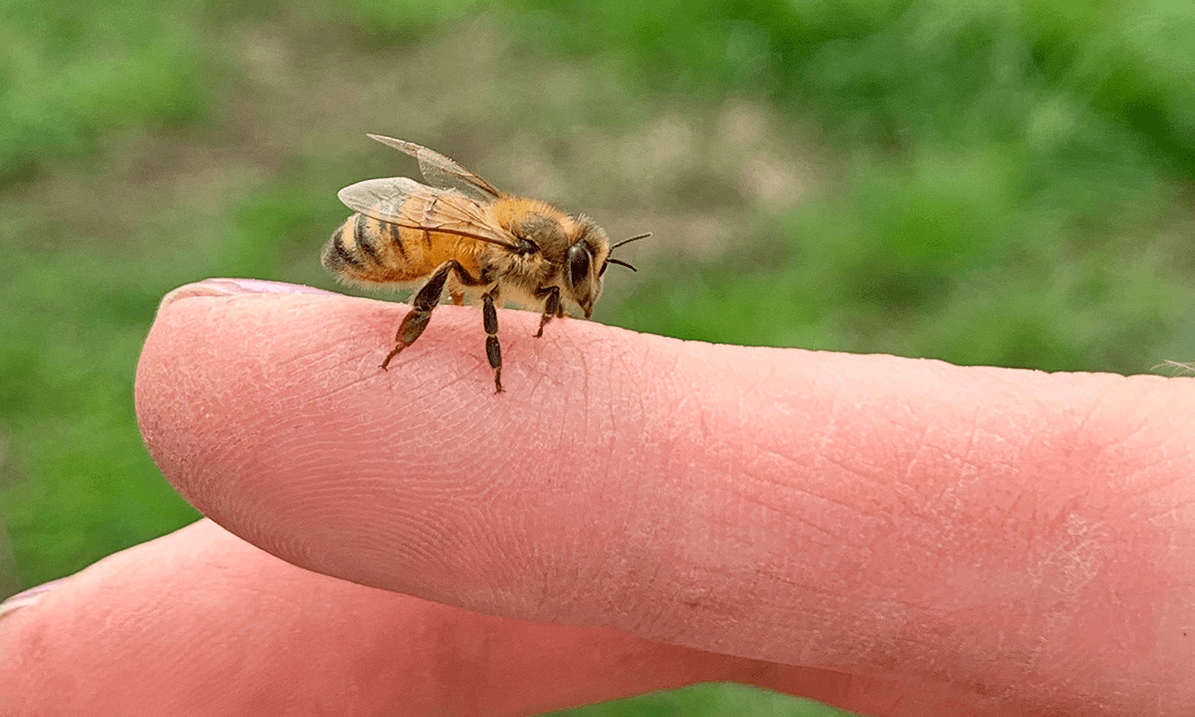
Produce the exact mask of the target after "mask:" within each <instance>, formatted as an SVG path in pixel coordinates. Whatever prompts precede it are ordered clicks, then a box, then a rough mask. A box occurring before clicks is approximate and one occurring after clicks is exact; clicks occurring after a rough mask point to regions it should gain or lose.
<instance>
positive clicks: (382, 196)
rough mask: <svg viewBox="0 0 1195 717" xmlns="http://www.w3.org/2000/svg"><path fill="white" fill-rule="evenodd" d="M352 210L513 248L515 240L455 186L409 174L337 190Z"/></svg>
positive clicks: (408, 225)
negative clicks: (439, 185)
mask: <svg viewBox="0 0 1195 717" xmlns="http://www.w3.org/2000/svg"><path fill="white" fill-rule="evenodd" d="M337 196H339V197H340V201H342V202H344V203H345V206H347V207H348V208H349V209H352V210H353V211H355V212H359V213H361V214H364V215H366V216H368V217H373V218H374V219H377V220H378V221H383V222H387V223H390V224H397V225H398V226H401V227H407V228H410V229H427V230H428V231H434V232H443V233H446V234H456V235H458V236H464V237H470V238H472V239H477V240H478V241H484V242H488V243H490V244H501V245H502V246H508V247H512V248H513V247H514V246H515V245H516V239H515V238H514V237H513V236H511V235H510V234H509V233H508V232H506V231H505V230H504V229H502V228H501V227H499V226H496V225H495V224H494V222H493V221H492V220H491V219H490V218H489V217H488V216H486V213H485V210H484V209H483V208H482V207H481V205H480V204H478V203H477V202H475V201H473V200H472V199H470V198H469V197H467V196H464V195H462V194H461V193H460V192H457V191H455V190H452V189H443V190H442V189H433V188H432V187H429V186H427V185H424V184H420V183H419V182H416V181H415V180H414V179H410V178H408V177H390V178H388V179H367V180H365V181H364V182H357V183H356V184H350V185H349V186H347V187H345V188H344V189H342V190H340V191H339V192H338V193H337Z"/></svg>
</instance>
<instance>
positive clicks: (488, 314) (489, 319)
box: [481, 291, 502, 393]
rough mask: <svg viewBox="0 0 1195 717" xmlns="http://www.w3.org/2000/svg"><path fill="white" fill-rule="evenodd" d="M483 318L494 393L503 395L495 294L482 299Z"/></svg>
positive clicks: (483, 296)
mask: <svg viewBox="0 0 1195 717" xmlns="http://www.w3.org/2000/svg"><path fill="white" fill-rule="evenodd" d="M481 318H482V321H483V322H484V324H485V355H486V358H488V359H489V360H490V368H492V369H494V393H502V346H501V345H500V344H499V343H498V310H497V309H495V308H494V292H493V291H491V292H489V293H487V294H483V295H482V297H481Z"/></svg>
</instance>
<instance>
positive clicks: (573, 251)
mask: <svg viewBox="0 0 1195 717" xmlns="http://www.w3.org/2000/svg"><path fill="white" fill-rule="evenodd" d="M577 227H578V231H577V232H576V233H575V234H574V235H573V236H574V237H576V241H574V242H573V243H572V244H570V245H569V247H568V248H567V249H566V250H565V252H564V287H565V294H566V296H567V297H568V298H570V299H572V300H573V301H575V302H577V306H580V307H581V311H583V312H585V318H587V319H588V318H589V317H590V316H592V315H593V305H594V304H595V303H597V300H598V297H599V296H601V295H602V272H603V271H604V270H605V268H606V261H607V259H608V258H609V256H610V240H609V239H607V238H606V232H604V231H602V229H601V227H599V226H597V225H596V224H594V223H593V222H592V221H590V220H589V219H588V218H586V217H581V218H580V220H579V221H578V224H577Z"/></svg>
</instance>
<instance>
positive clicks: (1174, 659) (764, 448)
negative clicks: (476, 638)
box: [137, 294, 1195, 715]
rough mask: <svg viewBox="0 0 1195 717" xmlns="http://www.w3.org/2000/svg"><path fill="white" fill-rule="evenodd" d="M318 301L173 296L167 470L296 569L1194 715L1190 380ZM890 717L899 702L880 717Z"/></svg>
mask: <svg viewBox="0 0 1195 717" xmlns="http://www.w3.org/2000/svg"><path fill="white" fill-rule="evenodd" d="M404 311H405V307H398V306H395V305H393V304H385V303H379V302H373V301H367V300H363V299H352V298H346V297H335V296H314V295H297V296H291V295H244V296H235V297H229V296H219V297H213V296H203V295H201V294H199V295H187V296H185V297H184V298H180V299H178V300H176V301H173V302H170V303H167V304H166V305H164V307H163V309H162V310H161V312H160V314H159V316H158V319H157V322H156V323H155V325H154V328H153V330H152V331H151V333H150V336H149V338H148V340H147V343H146V346H145V349H144V352H143V355H142V360H141V364H140V366H139V369H138V381H137V404H138V415H139V419H140V421H141V426H142V430H143V433H144V434H145V437H146V441H147V444H148V446H149V448H150V451H151V452H152V453H153V455H154V457H155V459H156V460H157V462H158V464H159V465H160V466H161V467H162V470H163V472H164V473H165V474H166V476H167V477H168V478H169V479H170V480H171V481H172V482H173V483H174V484H175V485H176V486H177V487H178V489H179V490H180V491H181V492H182V493H183V494H184V495H185V496H187V497H188V499H190V500H191V501H192V502H193V503H194V504H195V505H196V506H197V507H198V508H199V509H200V510H202V511H204V513H205V514H207V515H209V516H211V517H213V518H214V519H215V520H217V521H218V522H220V523H221V524H222V525H224V526H226V527H227V528H228V529H230V530H231V531H232V532H234V533H236V534H237V535H240V536H242V537H243V538H245V539H247V540H249V541H250V542H252V543H254V544H256V545H259V546H261V547H263V548H264V549H266V550H267V551H269V552H271V553H274V554H275V555H278V556H280V557H282V558H284V559H285V560H288V561H291V562H293V563H295V564H296V565H300V566H303V567H306V568H309V569H311V570H315V571H318V572H323V573H327V574H330V575H336V576H339V577H343V578H345V579H348V580H351V581H353V582H357V583H360V584H362V585H370V586H376V587H383V588H387V589H391V590H396V591H400V592H404V593H408V594H412V595H416V596H420V597H423V598H427V599H431V600H435V601H438V602H443V603H446V604H451V605H456V606H459V607H464V608H468V609H472V610H477V611H481V612H484V613H487V614H491V615H496V616H502V617H511V618H517V619H524V620H532V621H538V622H553V623H564V624H574V625H588V626H600V627H612V628H616V629H619V630H622V631H625V632H627V633H629V634H633V635H636V636H639V637H642V638H646V639H649V640H653V641H659V642H665V643H669V644H675V645H683V646H688V647H694V648H699V649H704V650H712V651H717V652H722V653H726V654H730V655H737V656H742V657H748V658H752V659H760V660H766V661H771V662H777V663H783V664H790V665H801V666H805V667H811V668H815V669H819V670H827V671H835V672H842V673H851V674H855V675H858V676H860V677H865V678H868V679H872V680H881V681H884V682H887V683H895V684H910V685H912V684H924V683H926V682H937V683H944V684H948V685H953V686H956V687H959V688H962V689H964V690H966V691H967V692H968V693H969V694H973V695H976V696H978V697H980V698H982V700H985V701H987V702H988V703H989V704H991V705H993V707H992V711H991V712H988V713H990V714H1001V713H1007V712H1008V711H1009V710H1010V709H1015V711H1016V712H1017V713H1019V714H1043V715H1045V714H1051V715H1052V714H1090V710H1091V709H1093V708H1098V709H1099V710H1100V711H1101V712H1102V713H1103V714H1126V715H1127V714H1142V713H1143V712H1144V713H1149V714H1159V715H1167V714H1189V713H1191V711H1192V710H1193V709H1195V650H1193V648H1192V647H1191V642H1190V640H1191V639H1192V638H1189V637H1187V635H1186V633H1187V632H1189V629H1190V627H1191V626H1192V625H1195V588H1192V586H1193V585H1195V579H1193V578H1195V575H1193V573H1195V567H1193V566H1195V538H1193V533H1192V530H1191V528H1190V526H1192V525H1195V522H1193V520H1192V519H1193V518H1195V516H1193V515H1192V508H1191V506H1192V501H1191V499H1190V496H1191V495H1193V494H1195V487H1193V486H1192V480H1193V479H1192V476H1195V470H1192V469H1195V465H1193V463H1195V460H1193V458H1192V455H1193V451H1192V444H1193V438H1192V437H1193V436H1195V430H1193V428H1195V426H1192V421H1193V420H1195V419H1193V418H1192V415H1193V414H1192V412H1190V411H1189V410H1187V407H1188V406H1190V405H1191V403H1192V400H1193V399H1195V385H1193V382H1192V381H1191V380H1188V379H1170V380H1167V379H1162V378H1157V377H1134V378H1124V377H1120V376H1112V375H1076V374H1072V375H1046V374H1041V373H1035V372H1028V371H1011V370H1000V369H987V368H960V367H955V366H950V365H947V364H943V363H940V362H934V361H917V360H908V359H900V358H895V357H889V356H849V355H842V354H828V353H812V352H804V351H796V350H775V349H758V348H743V347H731V346H712V345H708V344H701V343H696V342H681V341H676V340H671V339H665V338H660V337H655V336H648V335H640V334H634V333H630V332H626V331H622V330H618V329H614V328H610V327H605V326H601V325H598V324H593V323H589V322H580V321H567V322H561V324H560V325H559V326H556V325H554V326H553V327H552V330H551V331H549V332H545V336H544V338H542V339H538V340H534V339H532V338H530V336H531V334H533V333H534V330H535V320H536V318H537V317H536V316H534V315H531V314H524V313H522V312H505V313H504V314H503V316H502V317H501V325H502V327H503V329H502V330H503V341H504V345H505V348H506V356H505V359H506V361H505V366H504V368H505V372H504V373H505V376H504V379H505V380H504V383H505V384H506V388H507V393H505V394H503V395H501V396H494V395H492V393H491V392H488V391H487V390H486V382H487V379H488V375H487V370H486V367H485V359H484V356H483V355H482V353H481V351H480V347H481V346H482V343H481V341H482V337H481V334H480V333H479V332H480V328H479V327H480V317H478V316H477V312H476V311H474V310H470V309H468V308H460V309H458V308H455V307H441V308H439V309H437V312H436V317H435V321H434V322H433V324H432V326H431V327H430V328H429V329H428V331H427V332H426V333H425V334H424V336H423V337H421V339H420V341H419V342H418V343H417V344H415V345H414V346H412V347H411V348H410V349H409V350H408V351H405V352H404V353H403V354H402V356H401V357H400V359H401V360H398V361H396V362H395V364H394V365H392V366H391V367H390V368H391V370H390V371H389V372H388V373H386V372H381V371H380V370H378V368H377V362H378V361H379V359H380V356H381V355H384V353H385V351H386V350H387V349H388V341H389V335H390V334H392V332H393V329H394V326H395V324H396V322H397V321H398V320H399V319H400V318H401V316H402V314H403V313H404ZM893 714H895V712H893Z"/></svg>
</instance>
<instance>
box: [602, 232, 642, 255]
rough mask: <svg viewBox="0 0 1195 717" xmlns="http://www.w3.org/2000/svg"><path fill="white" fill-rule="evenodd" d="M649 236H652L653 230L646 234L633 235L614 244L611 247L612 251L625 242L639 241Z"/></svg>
mask: <svg viewBox="0 0 1195 717" xmlns="http://www.w3.org/2000/svg"><path fill="white" fill-rule="evenodd" d="M649 236H651V232H648V233H646V234H640V235H639V236H637V237H631V238H630V239H623V240H622V241H620V242H618V243H617V244H615V245H614V246H612V247H610V251H614V250H615V249H617V248H618V247H620V246H622V245H623V244H630V243H631V242H633V241H639V240H640V239H646V238H648V237H649Z"/></svg>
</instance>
